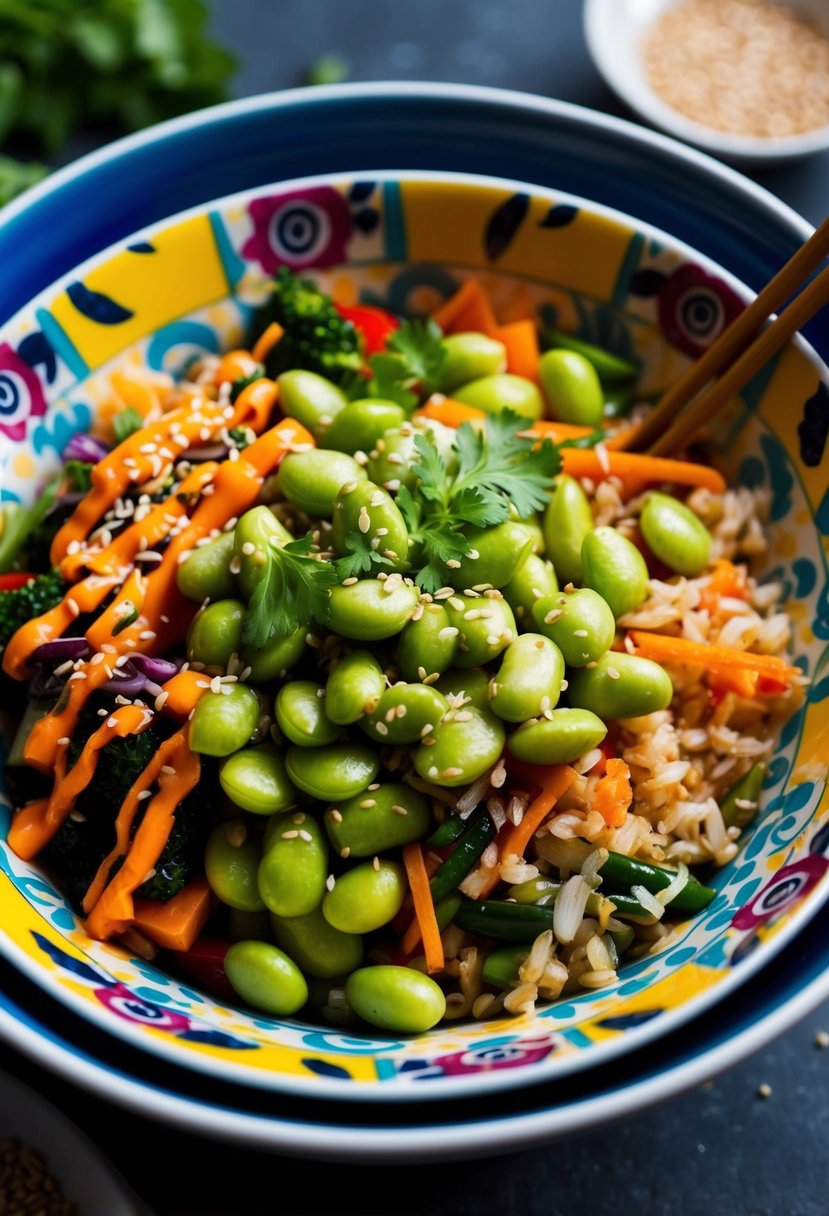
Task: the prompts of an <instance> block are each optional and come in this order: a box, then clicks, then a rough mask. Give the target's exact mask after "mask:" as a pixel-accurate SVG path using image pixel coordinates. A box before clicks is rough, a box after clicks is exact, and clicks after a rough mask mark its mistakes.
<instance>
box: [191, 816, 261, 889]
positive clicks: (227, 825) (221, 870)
mask: <svg viewBox="0 0 829 1216" xmlns="http://www.w3.org/2000/svg"><path fill="white" fill-rule="evenodd" d="M259 861H260V851H259V845H258V844H257V842H256V841H255V840H254V839H253V838H252V837H251V834H250V833H249V832H248V830H247V828H246V826H245V824H244V821H243V820H241V819H228V820H225V822H224V823H219V824H217V825H216V827H215V828H214V829H213V831H212V832H211V833H210V835H209V836H208V838H207V845H206V846H205V850H204V872H205V876H206V878H207V881H208V882H209V883H210V889H211V890H212V891H213V892H214V893H215V894H216V895H218V897H219V899H220V900H221V901H222V903H223V904H227V905H228V907H230V908H237V909H238V910H239V911H240V912H261V911H262V909H263V908H264V907H265V905H264V903H263V902H262V897H261V895H260V894H259V887H258V885H257V882H256V872H257V870H258V869H259Z"/></svg>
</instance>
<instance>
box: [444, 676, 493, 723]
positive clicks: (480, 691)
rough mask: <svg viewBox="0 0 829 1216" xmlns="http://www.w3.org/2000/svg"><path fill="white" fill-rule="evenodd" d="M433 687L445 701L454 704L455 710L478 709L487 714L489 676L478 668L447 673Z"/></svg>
mask: <svg viewBox="0 0 829 1216" xmlns="http://www.w3.org/2000/svg"><path fill="white" fill-rule="evenodd" d="M434 687H435V688H436V689H437V690H438V692H441V693H443V695H444V696H445V697H446V699H447V700H451V701H454V702H456V704H455V708H456V709H479V710H481V711H482V712H484V713H489V676H488V675H487V674H486V672H485V671H483V670H482V669H481V668H480V667H470V668H468V669H467V670H466V671H447V672H446V673H445V674H444V675H442V676H441V677H440V679H439V680H436V681H435V684H434ZM459 698H463V701H462V702H461V701H460V700H459Z"/></svg>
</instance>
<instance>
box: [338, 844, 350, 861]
mask: <svg viewBox="0 0 829 1216" xmlns="http://www.w3.org/2000/svg"><path fill="white" fill-rule="evenodd" d="M350 856H351V849H350V848H349V847H348V845H346V846H345V848H344V849H340V857H342V859H343V861H345V860H346V858H348V857H350Z"/></svg>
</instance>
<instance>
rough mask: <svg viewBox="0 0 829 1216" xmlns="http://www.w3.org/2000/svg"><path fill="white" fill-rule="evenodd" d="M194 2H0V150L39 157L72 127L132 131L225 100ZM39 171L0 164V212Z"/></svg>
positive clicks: (226, 70)
mask: <svg viewBox="0 0 829 1216" xmlns="http://www.w3.org/2000/svg"><path fill="white" fill-rule="evenodd" d="M207 18H208V9H207V5H206V4H205V2H204V0H0V147H2V148H3V149H4V151H5V152H7V153H8V152H9V151H10V148H11V147H20V146H24V145H25V147H26V148H27V150H28V149H29V148H31V150H32V151H33V152H36V153H38V154H40V155H45V156H47V157H49V156H54V155H55V154H56V153H58V152H60V151H61V149H62V148H63V147H64V146H65V145H66V143H67V141H68V140H69V139H70V138H71V137H72V136H73V135H74V134H75V133H76V132H77V131H78V130H79V129H80V128H81V127H90V126H99V127H100V126H104V127H110V128H115V129H116V130H118V131H132V130H137V129H138V128H140V127H145V126H149V125H150V124H151V123H155V122H160V121H162V120H163V119H165V118H172V117H174V116H175V115H176V114H183V113H185V112H187V111H189V110H197V109H200V108H201V107H202V106H208V105H213V104H214V103H215V102H219V101H223V100H225V98H226V97H227V85H228V81H229V79H230V77H231V76H232V74H233V72H234V70H235V66H236V65H235V61H234V59H233V57H232V56H231V55H230V54H229V53H228V52H227V51H225V50H224V49H222V48H221V47H220V46H218V45H217V44H216V43H214V42H212V41H211V40H210V39H209V38H208V37H207V36H206V25H207ZM47 171H48V170H47V169H46V167H45V166H43V165H40V164H37V163H32V162H21V161H19V160H16V159H15V158H14V157H13V156H11V155H0V204H2V203H4V202H8V201H9V199H11V198H13V197H14V195H15V194H18V193H19V192H20V191H21V190H24V189H26V188H27V187H28V186H30V185H33V184H34V182H35V181H37V180H39V179H40V177H42V176H43V175H44V173H46V172H47Z"/></svg>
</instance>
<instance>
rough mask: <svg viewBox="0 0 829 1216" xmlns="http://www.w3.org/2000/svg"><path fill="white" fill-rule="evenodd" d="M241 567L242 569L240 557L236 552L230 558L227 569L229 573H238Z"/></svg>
mask: <svg viewBox="0 0 829 1216" xmlns="http://www.w3.org/2000/svg"><path fill="white" fill-rule="evenodd" d="M241 569H242V559H241V557H240V556H239V554H238V553H236V554H234V555H233V557H232V558H231V559H230V563H229V565H228V570H229V571H230V573H231V574H238V573H239V571H240V570H241Z"/></svg>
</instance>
